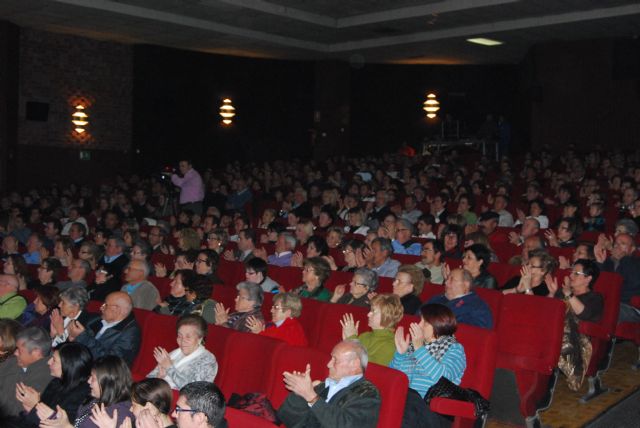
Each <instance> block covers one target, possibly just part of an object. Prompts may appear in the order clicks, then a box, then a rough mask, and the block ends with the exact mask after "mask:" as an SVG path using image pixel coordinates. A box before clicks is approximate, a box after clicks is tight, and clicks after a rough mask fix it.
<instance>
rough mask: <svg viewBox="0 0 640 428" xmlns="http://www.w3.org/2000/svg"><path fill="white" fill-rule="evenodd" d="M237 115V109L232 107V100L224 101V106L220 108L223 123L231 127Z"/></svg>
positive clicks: (226, 99)
mask: <svg viewBox="0 0 640 428" xmlns="http://www.w3.org/2000/svg"><path fill="white" fill-rule="evenodd" d="M235 115H236V108H235V107H234V106H233V105H231V100H230V99H229V98H225V99H224V100H222V106H220V116H222V123H223V124H225V125H231V122H232V121H233V120H232V119H233V117H234V116H235Z"/></svg>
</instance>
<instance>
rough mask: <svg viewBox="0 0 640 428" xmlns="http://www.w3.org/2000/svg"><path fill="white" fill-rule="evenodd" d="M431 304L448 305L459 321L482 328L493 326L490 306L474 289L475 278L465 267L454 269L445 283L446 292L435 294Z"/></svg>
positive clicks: (430, 301)
mask: <svg viewBox="0 0 640 428" xmlns="http://www.w3.org/2000/svg"><path fill="white" fill-rule="evenodd" d="M428 303H429V304H432V303H437V304H440V305H444V306H447V307H448V308H449V309H451V311H452V312H453V314H454V315H455V317H456V320H457V322H459V323H462V324H469V325H474V326H476V327H482V328H492V327H493V316H492V315H491V310H490V309H489V306H488V305H487V304H486V303H485V302H484V301H483V300H482V299H481V298H480V297H479V296H478V295H477V294H476V293H475V291H473V278H472V277H471V274H470V273H469V272H468V271H466V270H464V269H453V270H452V271H451V273H450V274H449V276H448V277H447V280H446V281H445V284H444V294H441V295H439V296H434V297H432V298H431V300H429V302H428Z"/></svg>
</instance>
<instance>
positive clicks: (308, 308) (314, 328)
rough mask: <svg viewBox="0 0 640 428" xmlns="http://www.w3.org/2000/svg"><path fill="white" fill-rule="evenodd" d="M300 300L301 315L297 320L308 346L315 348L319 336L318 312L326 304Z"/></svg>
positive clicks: (304, 299)
mask: <svg viewBox="0 0 640 428" xmlns="http://www.w3.org/2000/svg"><path fill="white" fill-rule="evenodd" d="M300 300H301V301H302V313H301V314H300V317H299V318H298V320H299V321H300V324H302V328H303V329H304V332H305V334H306V335H307V339H308V341H309V346H315V343H316V341H317V340H318V336H319V335H320V334H321V333H320V331H321V327H322V326H321V325H320V322H319V320H320V312H321V311H322V309H323V308H324V306H325V305H327V304H328V303H324V302H320V301H318V300H314V299H306V298H302V299H300Z"/></svg>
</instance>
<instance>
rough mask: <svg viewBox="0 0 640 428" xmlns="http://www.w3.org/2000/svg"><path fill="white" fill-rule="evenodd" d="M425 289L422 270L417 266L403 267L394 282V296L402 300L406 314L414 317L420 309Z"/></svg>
mask: <svg viewBox="0 0 640 428" xmlns="http://www.w3.org/2000/svg"><path fill="white" fill-rule="evenodd" d="M423 287H424V274H423V273H422V269H420V268H418V267H417V266H415V265H402V266H400V268H399V269H398V273H397V274H396V278H395V280H394V281H393V294H395V295H396V296H398V297H399V298H400V303H402V307H403V308H404V313H405V314H407V315H414V314H415V313H416V312H418V309H420V305H421V304H422V302H421V301H420V297H419V296H420V293H422V289H423Z"/></svg>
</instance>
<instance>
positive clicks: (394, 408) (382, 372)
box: [364, 363, 409, 428]
mask: <svg viewBox="0 0 640 428" xmlns="http://www.w3.org/2000/svg"><path fill="white" fill-rule="evenodd" d="M364 377H365V378H366V379H367V380H369V381H370V382H371V383H373V384H374V385H375V386H377V387H378V391H379V392H380V398H381V399H382V404H381V405H380V416H379V417H378V428H400V425H401V424H402V415H403V413H404V404H405V401H406V399H407V390H408V388H409V379H407V376H406V375H405V374H404V373H402V372H400V371H398V370H394V369H390V368H389V367H384V366H380V365H378V364H375V363H369V364H368V365H367V370H366V371H365V373H364Z"/></svg>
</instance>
